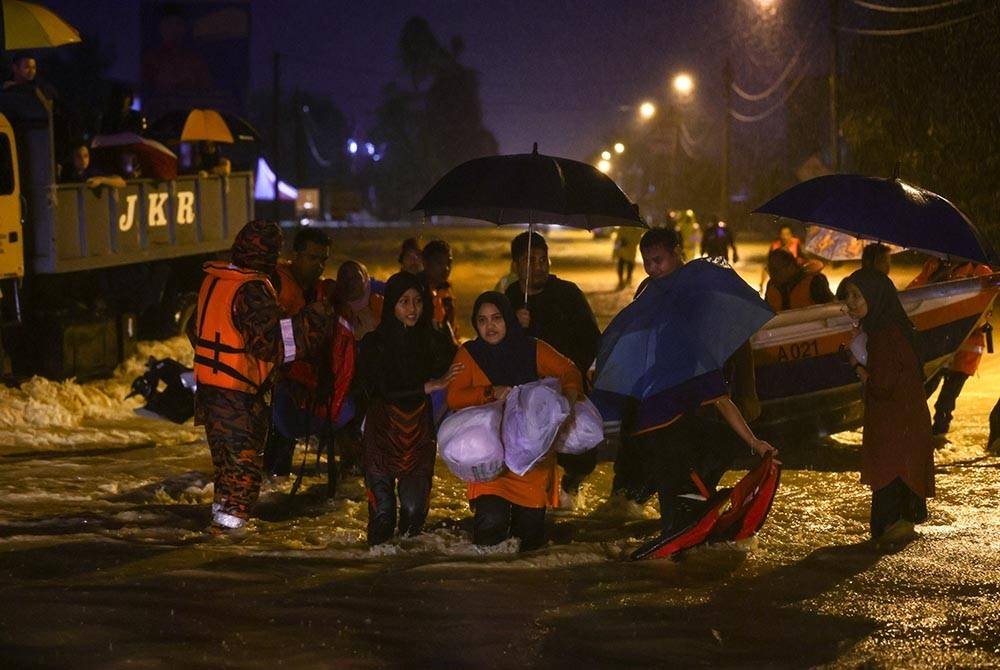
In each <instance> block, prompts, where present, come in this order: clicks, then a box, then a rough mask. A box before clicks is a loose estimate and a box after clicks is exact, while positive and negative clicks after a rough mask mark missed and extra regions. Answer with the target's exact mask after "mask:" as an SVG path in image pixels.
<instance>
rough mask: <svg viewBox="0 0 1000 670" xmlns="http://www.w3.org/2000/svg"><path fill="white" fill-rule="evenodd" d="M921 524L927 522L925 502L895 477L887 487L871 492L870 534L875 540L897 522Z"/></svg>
mask: <svg viewBox="0 0 1000 670" xmlns="http://www.w3.org/2000/svg"><path fill="white" fill-rule="evenodd" d="M900 520H905V521H909V522H911V523H923V522H924V521H926V520H927V501H926V500H925V499H924V498H921V497H920V496H918V495H917V494H916V493H914V492H913V489H911V488H910V487H909V486H907V485H906V484H905V483H904V482H903V480H902V479H900V478H899V477H897V478H896V479H894V480H892V482H891V483H889V484H888V485H887V486H884V487H882V488H880V489H878V490H876V491H872V513H871V523H870V528H871V533H872V539H873V540H877V539H878V538H880V537H881V536H882V534H883V533H884V532H885V531H886V529H887V528H888V527H889V526H891V525H892V524H894V523H896V522H897V521H900Z"/></svg>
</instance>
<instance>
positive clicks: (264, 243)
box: [230, 219, 284, 275]
mask: <svg viewBox="0 0 1000 670" xmlns="http://www.w3.org/2000/svg"><path fill="white" fill-rule="evenodd" d="M283 240H284V236H283V235H282V232H281V228H280V227H279V226H278V224H276V223H274V222H271V221H264V220H262V219H255V220H254V221H251V222H249V223H248V224H246V225H245V226H243V228H242V229H240V232H238V233H237V234H236V239H235V240H233V247H232V254H231V257H230V258H231V261H232V264H233V265H235V266H237V267H240V268H246V269H248V270H256V271H257V272H262V273H264V274H267V275H270V274H272V273H273V272H274V269H275V267H276V266H277V265H278V255H279V254H280V253H281V244H282V242H283Z"/></svg>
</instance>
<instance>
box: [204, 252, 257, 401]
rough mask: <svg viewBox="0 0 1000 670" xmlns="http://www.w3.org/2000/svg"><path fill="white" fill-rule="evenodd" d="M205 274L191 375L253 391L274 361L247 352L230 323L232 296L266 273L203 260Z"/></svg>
mask: <svg viewBox="0 0 1000 670" xmlns="http://www.w3.org/2000/svg"><path fill="white" fill-rule="evenodd" d="M204 267H205V272H206V273H207V275H208V276H206V277H205V280H204V281H203V282H202V284H201V291H199V293H198V312H197V318H198V328H197V331H196V334H197V335H196V341H195V347H194V375H195V379H196V380H197V382H198V384H199V385H200V384H205V385H206V386H216V387H219V388H224V389H232V390H234V391H241V392H243V393H256V392H257V391H258V389H259V387H260V385H261V384H263V383H264V381H265V380H266V379H267V378H268V376H269V375H270V374H271V370H272V369H273V368H274V364H273V363H270V362H268V361H262V360H260V359H257V358H255V357H253V356H251V355H250V354H248V353H247V351H246V343H245V342H244V341H243V335H242V334H241V333H240V332H239V331H238V330H237V329H236V326H235V325H234V324H233V298H234V297H235V296H236V292H237V291H238V290H239V289H240V287H241V286H243V285H244V284H246V283H247V282H252V281H260V282H264V284H265V285H266V286H267V288H268V290H270V291H271V293H274V287H273V286H271V282H270V280H269V279H268V278H267V275H264V274H261V273H259V272H255V271H253V270H243V269H241V268H237V267H235V266H232V265H228V264H226V263H206V264H205V266H204Z"/></svg>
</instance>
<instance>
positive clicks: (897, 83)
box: [841, 5, 1000, 251]
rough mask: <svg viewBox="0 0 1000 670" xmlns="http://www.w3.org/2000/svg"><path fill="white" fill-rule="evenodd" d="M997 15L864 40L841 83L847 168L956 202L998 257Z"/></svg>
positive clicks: (999, 52) (999, 44)
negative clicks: (903, 181) (892, 179)
mask: <svg viewBox="0 0 1000 670" xmlns="http://www.w3.org/2000/svg"><path fill="white" fill-rule="evenodd" d="M997 34H1000V7H998V6H996V5H994V6H993V8H992V9H991V10H990V11H986V12H985V13H981V14H980V15H978V16H977V17H976V18H975V20H971V21H963V22H959V23H955V24H953V25H949V26H946V27H944V28H941V29H939V30H934V31H928V32H920V33H917V34H913V35H907V36H902V37H882V38H866V39H863V40H859V41H858V43H857V44H855V45H854V48H853V49H852V52H851V54H850V57H849V59H848V63H847V68H846V72H845V73H844V77H843V82H844V86H843V91H844V94H843V99H842V101H841V109H842V116H841V118H842V121H841V133H842V136H843V139H844V141H845V143H846V145H847V148H848V155H847V162H848V165H847V167H848V168H849V169H850V170H851V171H856V172H860V173H863V174H872V175H883V176H889V175H890V174H892V172H893V170H894V167H895V166H896V165H898V167H899V174H900V176H901V177H902V178H903V179H906V180H908V181H912V182H914V183H917V184H919V185H921V186H923V187H925V188H928V189H931V190H933V191H935V192H938V193H940V194H941V195H943V196H945V197H947V198H948V199H950V200H952V202H954V203H955V204H957V205H958V206H959V207H960V208H961V209H962V210H963V211H964V212H965V213H966V214H968V215H969V217H970V218H971V219H972V221H973V222H974V223H975V224H976V226H977V227H978V228H979V229H980V231H981V232H983V233H984V234H985V235H986V236H987V237H988V238H989V239H991V240H992V243H993V246H994V248H996V249H998V251H1000V195H998V191H997V188H996V176H997V175H998V174H1000V115H998V114H997V113H996V92H997V91H998V90H1000V40H997V39H996V35H997Z"/></svg>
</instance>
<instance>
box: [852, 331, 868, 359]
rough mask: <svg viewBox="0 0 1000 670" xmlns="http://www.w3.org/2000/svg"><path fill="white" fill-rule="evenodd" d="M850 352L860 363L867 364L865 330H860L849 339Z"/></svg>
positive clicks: (866, 337) (866, 336)
mask: <svg viewBox="0 0 1000 670" xmlns="http://www.w3.org/2000/svg"><path fill="white" fill-rule="evenodd" d="M851 353H852V354H854V358H855V359H857V361H858V363H861V365H868V335H867V334H866V333H865V331H863V330H862V331H860V332H859V333H858V334H857V335H855V336H854V339H853V340H851Z"/></svg>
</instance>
